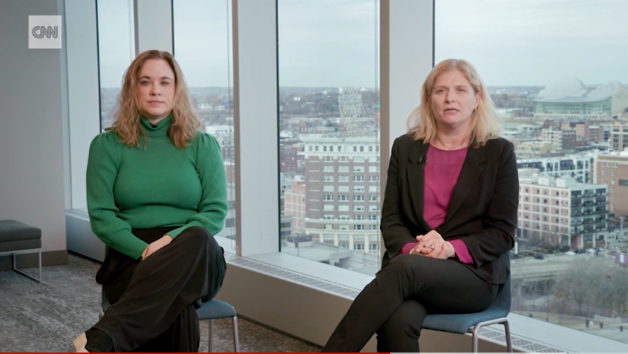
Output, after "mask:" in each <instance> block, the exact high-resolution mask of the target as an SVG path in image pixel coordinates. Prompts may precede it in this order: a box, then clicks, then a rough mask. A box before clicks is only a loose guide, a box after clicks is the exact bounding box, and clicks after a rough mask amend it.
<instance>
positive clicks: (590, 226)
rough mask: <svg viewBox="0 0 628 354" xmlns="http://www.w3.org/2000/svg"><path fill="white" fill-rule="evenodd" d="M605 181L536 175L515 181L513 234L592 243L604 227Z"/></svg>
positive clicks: (573, 244) (569, 243)
mask: <svg viewBox="0 0 628 354" xmlns="http://www.w3.org/2000/svg"><path fill="white" fill-rule="evenodd" d="M606 224H607V211H606V185H604V184H588V183H577V182H576V181H574V180H573V179H572V178H568V177H564V178H557V179H554V178H552V177H540V178H538V181H537V182H536V183H530V182H523V183H520V185H519V211H518V229H517V237H519V238H521V239H523V240H532V241H541V242H547V243H550V244H552V245H554V246H569V247H570V248H573V249H584V248H591V247H594V246H595V243H596V241H597V238H598V236H601V237H603V235H604V234H605V231H606V228H607V225H606Z"/></svg>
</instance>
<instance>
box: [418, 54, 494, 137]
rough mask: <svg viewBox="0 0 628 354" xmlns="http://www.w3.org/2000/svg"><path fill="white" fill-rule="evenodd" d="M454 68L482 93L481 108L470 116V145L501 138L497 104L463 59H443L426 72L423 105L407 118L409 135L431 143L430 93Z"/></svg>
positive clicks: (433, 122)
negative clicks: (442, 75) (437, 80)
mask: <svg viewBox="0 0 628 354" xmlns="http://www.w3.org/2000/svg"><path fill="white" fill-rule="evenodd" d="M451 70H458V71H460V72H461V73H462V74H463V75H464V76H465V77H466V78H467V80H468V81H469V83H470V84H471V87H473V91H474V93H476V94H477V93H478V92H479V93H480V99H479V104H478V107H477V108H476V109H475V110H474V112H473V114H472V115H471V140H470V141H471V144H472V145H473V146H474V147H479V146H482V145H484V144H485V143H486V142H487V141H488V140H490V139H494V138H497V137H499V133H500V132H501V125H500V123H499V116H498V115H497V112H496V111H495V104H494V103H493V100H492V99H491V96H490V95H489V94H488V92H487V90H486V88H485V86H484V84H483V83H482V80H481V79H480V76H479V75H478V73H477V71H476V70H475V68H473V66H472V65H471V64H470V63H469V62H467V61H466V60H462V59H446V60H443V61H441V62H440V63H438V64H437V65H436V66H434V68H432V71H430V73H429V75H427V77H426V78H425V81H424V82H423V85H422V86H421V104H420V105H419V106H418V107H417V108H415V109H414V110H412V112H411V113H410V115H409V116H408V119H407V120H406V128H407V131H408V135H409V136H411V137H412V138H413V139H414V140H419V139H421V140H423V141H424V142H425V143H431V142H432V141H433V140H434V138H435V137H436V130H437V125H436V117H435V116H434V112H432V108H431V106H430V95H431V93H432V88H433V86H434V82H435V81H436V78H437V77H438V76H439V75H441V74H443V73H445V72H447V71H451Z"/></svg>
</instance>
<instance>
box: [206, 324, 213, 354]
mask: <svg viewBox="0 0 628 354" xmlns="http://www.w3.org/2000/svg"><path fill="white" fill-rule="evenodd" d="M213 324H214V320H209V338H208V340H207V352H208V353H211V352H213V351H214V348H213V346H214V341H213V340H212V338H213V334H214V333H212V332H213V329H212V327H213Z"/></svg>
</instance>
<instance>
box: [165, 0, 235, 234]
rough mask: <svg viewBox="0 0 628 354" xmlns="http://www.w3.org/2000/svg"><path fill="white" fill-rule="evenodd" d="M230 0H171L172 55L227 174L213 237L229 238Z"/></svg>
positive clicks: (232, 195) (231, 135)
mask: <svg viewBox="0 0 628 354" xmlns="http://www.w3.org/2000/svg"><path fill="white" fill-rule="evenodd" d="M230 4H231V1H230V0H211V1H204V0H173V2H172V5H173V7H172V9H173V31H174V55H175V58H176V60H177V62H178V63H179V65H180V66H181V70H182V71H183V75H184V76H185V80H186V82H187V85H188V93H189V96H190V100H191V101H192V106H193V107H194V109H195V110H196V113H197V115H198V117H199V119H200V120H201V126H200V127H199V130H201V131H203V132H206V133H207V134H210V135H212V136H213V137H214V138H216V140H217V141H218V144H219V145H220V149H221V152H222V158H223V161H224V167H225V174H226V178H227V199H228V207H229V209H228V212H227V217H226V219H225V225H224V227H223V229H222V231H221V232H220V233H219V234H218V235H217V236H222V237H226V238H229V239H231V240H233V239H234V237H235V192H234V183H235V173H234V129H233V100H232V96H233V90H232V70H231V52H232V51H231V8H230Z"/></svg>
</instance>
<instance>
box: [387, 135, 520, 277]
mask: <svg viewBox="0 0 628 354" xmlns="http://www.w3.org/2000/svg"><path fill="white" fill-rule="evenodd" d="M427 148H428V145H427V144H424V143H423V141H421V140H418V141H414V140H412V139H411V138H410V137H409V136H408V135H403V136H401V137H399V138H397V139H396V140H395V142H394V144H393V148H392V154H391V158H390V165H389V167H388V180H387V182H386V193H385V195H384V205H383V207H382V224H381V231H382V236H383V238H384V243H385V245H386V253H385V254H384V259H383V261H382V266H386V264H387V263H388V262H389V261H390V260H391V259H392V258H393V257H395V256H396V255H397V253H398V252H399V250H400V249H401V247H403V246H404V245H405V244H406V243H408V242H416V239H415V236H417V235H423V234H426V233H427V232H428V231H430V230H431V228H430V227H429V226H428V225H427V223H426V222H425V220H423V164H424V162H425V155H426V152H427ZM518 204H519V177H518V173H517V162H516V159H515V153H514V147H513V145H512V143H510V142H509V141H507V140H505V139H502V138H497V139H491V140H489V141H488V142H487V143H486V144H485V145H484V146H481V147H479V148H474V147H469V148H468V149H467V156H466V157H465V159H464V163H463V164H462V169H461V170H460V175H459V176H458V180H457V181H456V184H455V186H454V189H453V192H452V194H451V199H450V201H449V205H448V206H447V213H446V216H445V220H444V221H443V222H442V223H441V224H440V225H438V226H437V227H436V228H435V230H436V231H438V233H440V234H441V235H442V236H443V238H444V239H445V240H452V239H460V240H462V241H463V242H464V243H465V245H466V246H467V248H468V250H469V253H470V254H471V257H473V264H468V265H467V266H468V267H469V268H470V269H471V270H472V271H473V272H475V273H476V274H477V275H478V276H479V277H480V278H482V279H484V280H486V281H488V282H489V283H492V284H503V283H504V282H505V281H506V278H507V277H508V274H509V271H510V270H509V264H508V260H507V257H506V253H507V252H508V251H509V250H510V249H511V248H512V247H513V246H514V234H515V230H516V228H517V207H518Z"/></svg>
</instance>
